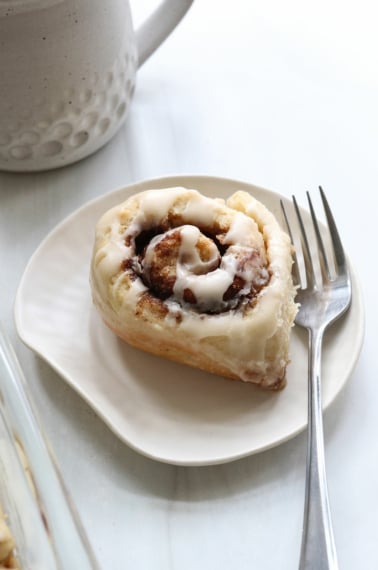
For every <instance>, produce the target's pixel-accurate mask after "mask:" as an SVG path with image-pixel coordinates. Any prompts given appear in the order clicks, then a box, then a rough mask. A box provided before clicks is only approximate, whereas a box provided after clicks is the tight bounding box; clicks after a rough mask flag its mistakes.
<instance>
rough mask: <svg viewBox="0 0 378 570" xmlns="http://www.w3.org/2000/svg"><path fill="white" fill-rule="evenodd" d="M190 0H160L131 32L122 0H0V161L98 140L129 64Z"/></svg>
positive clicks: (44, 157) (126, 80) (37, 158)
mask: <svg viewBox="0 0 378 570" xmlns="http://www.w3.org/2000/svg"><path fill="white" fill-rule="evenodd" d="M192 1H193V0H165V1H162V2H161V3H160V4H159V6H158V7H157V9H156V10H155V12H153V13H152V14H151V15H150V17H149V18H148V19H147V21H146V22H144V23H143V24H142V26H141V28H140V29H138V30H137V31H136V32H135V33H134V31H133V27H132V19H131V14H130V7H129V3H128V0H0V169H1V170H11V171H24V172H25V171H33V170H44V169H49V168H55V167H58V166H63V165H66V164H69V163H72V162H74V161H77V160H80V159H81V158H84V157H85V156H88V155H89V154H91V153H93V152H94V151H96V150H97V149H99V148H100V147H101V146H102V145H104V144H105V143H106V142H108V141H109V140H110V138H111V137H112V136H113V135H114V134H115V133H116V131H117V130H118V129H119V127H120V126H121V124H122V123H123V121H124V119H125V117H126V114H127V111H128V108H129V104H130V100H131V98H132V95H133V91H134V85H135V75H136V70H137V68H138V66H140V65H141V64H142V63H143V62H144V61H145V60H146V59H147V57H148V56H149V55H151V53H152V52H153V51H154V50H155V49H156V48H157V47H158V46H159V45H160V43H161V42H162V41H163V40H164V39H165V38H166V37H167V36H168V34H169V33H170V32H171V31H172V29H173V28H174V27H175V26H176V24H177V23H178V22H179V21H180V19H181V18H182V17H183V16H184V14H185V12H186V11H187V10H188V8H189V7H190V5H191V3H192Z"/></svg>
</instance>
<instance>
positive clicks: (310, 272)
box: [292, 196, 316, 288]
mask: <svg viewBox="0 0 378 570" xmlns="http://www.w3.org/2000/svg"><path fill="white" fill-rule="evenodd" d="M292 199H293V204H294V209H295V213H296V215H297V219H298V223H299V229H300V232H301V237H302V250H303V259H304V263H305V268H306V280H307V287H308V288H311V287H313V286H314V285H315V282H316V280H315V270H314V265H313V263H312V257H311V251H310V246H309V243H308V238H307V234H306V230H305V226H304V223H303V219H302V215H301V212H300V210H299V206H298V203H297V201H296V199H295V196H292Z"/></svg>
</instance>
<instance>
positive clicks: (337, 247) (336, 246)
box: [319, 186, 348, 273]
mask: <svg viewBox="0 0 378 570" xmlns="http://www.w3.org/2000/svg"><path fill="white" fill-rule="evenodd" d="M319 191H320V196H321V199H322V202H323V207H324V212H325V215H326V218H327V223H328V229H329V233H330V236H331V241H332V245H333V250H334V255H335V262H336V269H337V270H338V273H347V271H348V268H347V263H346V259H345V254H344V248H343V245H342V243H341V239H340V236H339V232H338V230H337V227H336V224H335V220H334V217H333V215H332V212H331V208H330V207H329V204H328V201H327V198H326V195H325V193H324V190H323V188H322V187H321V186H319Z"/></svg>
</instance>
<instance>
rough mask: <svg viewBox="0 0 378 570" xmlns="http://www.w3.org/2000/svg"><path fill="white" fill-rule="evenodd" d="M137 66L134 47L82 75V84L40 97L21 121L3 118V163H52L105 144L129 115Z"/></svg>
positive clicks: (13, 165) (0, 150)
mask: <svg viewBox="0 0 378 570" xmlns="http://www.w3.org/2000/svg"><path fill="white" fill-rule="evenodd" d="M136 68H137V54H136V51H135V50H134V52H133V53H131V52H128V53H126V54H121V55H120V56H119V57H118V58H117V59H116V61H115V62H114V65H113V66H112V68H111V69H110V70H109V71H107V72H104V73H103V74H102V75H99V74H98V73H96V74H94V75H93V77H87V78H83V87H82V88H81V89H79V88H76V89H75V88H67V89H65V90H64V91H63V93H62V94H61V98H60V99H59V100H57V101H55V102H54V103H52V104H50V105H49V104H48V103H47V102H46V101H45V100H44V99H43V97H39V98H37V99H35V100H34V101H31V104H30V108H29V109H26V110H25V112H24V113H23V114H22V115H21V116H19V118H18V120H17V121H10V122H7V121H6V120H5V121H3V122H2V126H1V128H0V166H1V167H2V168H4V169H9V170H18V169H20V170H29V169H30V170H33V169H34V167H35V168H38V169H39V168H53V167H57V166H61V165H63V164H66V163H67V162H72V161H73V160H79V159H80V158H83V157H84V156H86V155H87V154H89V153H90V152H93V151H94V150H95V149H94V148H93V145H95V146H96V147H97V148H100V147H101V146H102V145H103V144H104V143H105V142H106V141H107V140H109V139H110V138H111V136H112V135H113V134H114V132H115V131H116V130H117V129H118V128H119V126H120V125H121V123H122V122H123V120H124V119H125V117H126V114H127V111H128V108H129V104H130V101H131V99H132V96H133V92H134V88H135V74H136ZM84 79H85V80H84ZM36 117H39V119H38V121H36ZM71 159H72V160H71Z"/></svg>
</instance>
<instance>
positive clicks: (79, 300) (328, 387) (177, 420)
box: [15, 176, 364, 465]
mask: <svg viewBox="0 0 378 570" xmlns="http://www.w3.org/2000/svg"><path fill="white" fill-rule="evenodd" d="M167 186H186V187H188V188H196V189H198V190H199V191H201V192H202V193H204V194H207V195H209V196H211V197H215V196H219V197H226V196H229V195H230V194H231V193H232V192H233V191H235V190H237V189H244V190H247V191H249V192H251V193H252V194H253V195H254V196H255V197H256V198H257V199H259V200H261V201H262V202H263V203H265V204H266V206H267V207H268V208H269V209H270V210H272V211H273V212H274V213H275V214H276V215H277V217H278V219H281V215H280V209H279V198H280V196H278V195H277V194H274V193H272V192H268V191H267V190H263V189H261V188H257V187H255V186H251V185H249V184H245V183H242V182H238V181H233V180H227V179H219V178H213V177H205V176H181V177H167V178H159V179H157V180H150V181H145V182H142V183H139V184H134V185H132V186H128V187H127V188H123V189H119V190H116V191H114V192H111V193H109V194H106V195H104V196H102V197H100V198H98V199H97V200H95V201H93V202H90V203H88V204H87V205H85V206H83V207H82V208H81V209H79V210H78V211H77V212H75V213H74V214H73V215H71V216H70V217H69V218H67V219H66V220H65V221H63V222H62V223H61V224H60V225H59V226H58V227H56V229H54V230H53V231H52V232H51V233H50V234H49V235H48V236H47V238H46V239H45V240H44V241H43V243H42V244H41V245H40V247H39V248H38V249H37V251H36V252H35V253H34V255H33V256H32V258H31V260H30V262H29V264H28V266H27V268H26V270H25V273H24V275H23V277H22V280H21V283H20V286H19V289H18V292H17V296H16V303H15V319H16V326H17V329H18V333H19V335H20V337H21V338H22V340H23V341H24V342H25V343H26V344H27V345H28V346H29V347H30V348H32V349H33V350H34V351H35V352H36V353H38V354H39V355H40V356H42V357H43V358H44V359H45V360H46V361H47V362H49V364H50V365H51V366H52V367H53V368H54V369H55V370H57V371H58V372H59V373H60V374H61V376H62V377H63V378H64V379H65V380H66V381H67V382H68V383H69V384H70V385H71V386H72V387H73V388H75V389H76V390H77V391H78V392H79V393H80V394H81V396H82V397H83V398H84V399H85V400H86V401H87V402H88V403H89V404H90V405H91V406H92V407H93V408H94V410H96V412H97V413H98V415H99V416H100V417H101V418H103V420H104V421H105V422H106V423H107V424H108V426H109V427H110V428H111V429H112V430H113V431H114V433H115V434H117V435H118V436H119V437H120V438H121V439H122V440H124V441H125V442H126V443H127V444H129V445H130V446H131V447H132V448H134V449H136V450H138V451H139V452H141V453H143V454H145V455H147V456H149V457H152V458H155V459H158V460H160V461H164V462H167V463H172V464H180V465H206V464H214V463H221V462H226V461H231V460H234V459H237V458H240V457H243V456H246V455H249V454H252V453H256V452H259V451H262V450H264V449H267V448H269V447H272V446H275V445H277V444H279V443H281V442H283V441H285V440H287V439H289V438H291V437H293V436H294V435H295V434H297V433H298V432H299V431H301V430H302V429H303V428H304V427H305V426H306V414H307V337H306V333H305V332H304V331H302V330H301V329H299V328H297V327H296V328H294V331H293V334H292V342H291V359H292V362H291V364H290V365H289V367H288V384H287V387H286V388H285V390H283V391H282V392H279V393H269V392H266V391H263V390H261V389H259V388H256V387H254V386H252V385H250V384H244V383H242V382H232V381H229V380H225V379H223V378H220V377H216V376H212V375H210V374H206V373H204V372H201V371H197V370H195V369H192V368H189V367H186V366H183V365H179V364H176V363H173V362H169V361H165V360H164V359H160V358H158V357H155V356H152V355H148V354H145V353H143V352H140V351H138V350H136V349H134V348H131V347H129V346H127V345H126V344H124V343H123V342H121V341H120V340H118V338H116V336H114V335H113V334H112V333H111V332H110V331H109V330H108V329H107V328H106V327H105V325H103V323H102V321H101V320H100V318H99V316H98V315H97V313H96V311H95V310H94V308H93V306H92V302H91V292H90V288H89V281H88V275H89V264H90V257H91V251H92V245H93V237H94V226H95V223H96V221H97V219H98V218H99V217H100V215H101V214H102V213H103V212H104V211H106V210H107V209H108V208H110V207H111V206H113V205H116V204H117V203H119V202H121V201H122V200H124V199H125V198H126V197H127V196H129V195H130V194H132V193H135V192H139V191H142V190H145V189H147V188H163V187H167ZM363 316H364V315H363V306H362V302H361V294H360V290H359V287H358V283H357V282H356V280H355V278H354V297H353V303H352V307H351V310H350V311H349V313H348V314H347V315H346V316H345V317H344V318H343V319H342V320H341V321H339V322H338V323H336V324H335V325H334V326H333V327H332V328H331V330H330V331H329V333H328V335H327V337H326V341H325V347H324V355H323V378H324V389H323V397H324V405H325V406H328V405H329V404H330V403H331V402H332V400H333V399H334V398H335V397H336V395H337V394H338V392H339V391H340V389H341V388H342V386H343V385H344V383H345V382H346V380H347V378H348V376H349V375H350V373H351V372H352V369H353V367H354V364H355V363H356V360H357V357H358V354H359V351H360V347H361V344H362V338H363V320H364V319H363ZM335 356H337V357H336V358H335Z"/></svg>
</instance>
